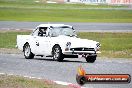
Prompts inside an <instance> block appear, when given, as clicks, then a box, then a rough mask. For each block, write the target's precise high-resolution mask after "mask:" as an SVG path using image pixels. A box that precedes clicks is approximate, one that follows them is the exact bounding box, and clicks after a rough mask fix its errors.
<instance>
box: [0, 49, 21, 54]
mask: <svg viewBox="0 0 132 88" xmlns="http://www.w3.org/2000/svg"><path fill="white" fill-rule="evenodd" d="M0 54H22V51H20V50H18V49H8V48H0Z"/></svg>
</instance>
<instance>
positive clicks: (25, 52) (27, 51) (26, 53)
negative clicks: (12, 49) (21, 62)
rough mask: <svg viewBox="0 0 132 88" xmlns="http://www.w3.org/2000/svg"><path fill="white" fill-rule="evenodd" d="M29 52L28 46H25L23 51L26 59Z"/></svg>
mask: <svg viewBox="0 0 132 88" xmlns="http://www.w3.org/2000/svg"><path fill="white" fill-rule="evenodd" d="M30 52H31V50H30V47H29V46H26V47H25V51H24V54H25V56H27V57H28V56H29V55H30Z"/></svg>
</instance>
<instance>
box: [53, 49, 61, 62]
mask: <svg viewBox="0 0 132 88" xmlns="http://www.w3.org/2000/svg"><path fill="white" fill-rule="evenodd" d="M59 55H60V50H59V48H58V47H57V48H55V49H54V54H53V58H54V60H57V59H58V58H59Z"/></svg>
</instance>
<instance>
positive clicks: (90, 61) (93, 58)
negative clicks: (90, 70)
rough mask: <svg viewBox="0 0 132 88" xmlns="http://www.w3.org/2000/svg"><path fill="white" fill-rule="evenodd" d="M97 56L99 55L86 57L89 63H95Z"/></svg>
mask: <svg viewBox="0 0 132 88" xmlns="http://www.w3.org/2000/svg"><path fill="white" fill-rule="evenodd" d="M96 57H97V56H96V55H95V56H87V57H86V58H85V59H86V61H87V62H89V63H94V62H95V60H96Z"/></svg>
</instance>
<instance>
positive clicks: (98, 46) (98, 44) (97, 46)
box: [96, 43, 101, 51]
mask: <svg viewBox="0 0 132 88" xmlns="http://www.w3.org/2000/svg"><path fill="white" fill-rule="evenodd" d="M100 46H101V44H100V43H97V44H96V51H99V49H100Z"/></svg>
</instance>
